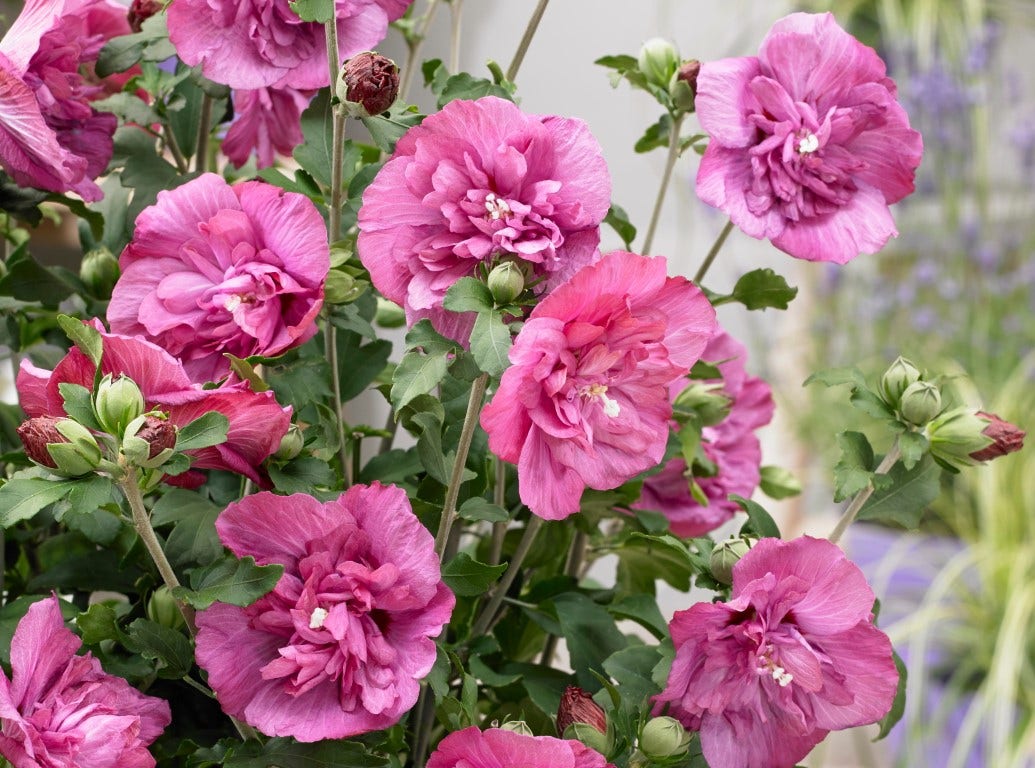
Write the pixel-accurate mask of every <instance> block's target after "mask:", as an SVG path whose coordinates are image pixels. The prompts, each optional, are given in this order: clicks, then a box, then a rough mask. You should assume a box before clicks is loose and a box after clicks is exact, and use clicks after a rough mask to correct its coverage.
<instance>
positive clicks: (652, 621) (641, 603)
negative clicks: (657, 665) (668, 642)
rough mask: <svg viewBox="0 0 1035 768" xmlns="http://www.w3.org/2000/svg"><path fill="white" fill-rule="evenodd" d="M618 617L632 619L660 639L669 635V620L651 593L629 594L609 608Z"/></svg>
mask: <svg viewBox="0 0 1035 768" xmlns="http://www.w3.org/2000/svg"><path fill="white" fill-rule="evenodd" d="M608 610H609V611H611V615H612V616H614V617H615V618H616V619H631V620H633V621H635V622H636V623H637V624H639V625H640V626H641V627H643V628H644V629H646V630H647V631H648V632H650V633H651V634H652V635H654V636H655V637H656V638H658V639H659V640H663V639H664V638H666V637H668V622H667V621H665V617H664V616H662V615H661V610H660V609H659V608H658V603H657V601H656V600H655V599H654V598H653V597H651V596H650V595H627V596H625V597H623V598H622V599H621V600H618V601H616V602H614V603H612V604H611V606H610V607H609V608H608Z"/></svg>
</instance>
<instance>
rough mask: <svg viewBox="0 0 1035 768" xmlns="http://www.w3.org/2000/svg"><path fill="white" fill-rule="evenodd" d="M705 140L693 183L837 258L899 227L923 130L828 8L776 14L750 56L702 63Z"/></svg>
mask: <svg viewBox="0 0 1035 768" xmlns="http://www.w3.org/2000/svg"><path fill="white" fill-rule="evenodd" d="M696 105H697V114H698V116H699V117H700V120H701V127H702V128H704V130H705V131H706V132H707V133H708V135H709V136H710V137H711V140H710V141H709V143H708V149H707V151H706V152H705V154H704V157H703V158H702V160H701V167H700V170H699V171H698V174H697V194H698V196H699V197H700V198H701V199H702V200H704V201H705V202H706V203H708V204H710V205H713V206H715V207H716V208H721V209H722V210H723V211H725V212H726V213H728V214H729V216H730V219H732V221H733V223H734V224H736V225H737V226H738V227H740V228H741V229H742V230H744V232H746V233H747V234H749V235H751V236H752V237H756V238H769V239H770V240H772V242H773V245H775V246H776V247H777V248H779V249H780V250H782V251H786V252H787V253H789V254H791V255H792V256H796V257H798V258H800V259H808V260H809V261H832V262H837V263H839V264H843V263H845V262H846V261H849V260H851V259H853V258H855V257H856V256H857V255H859V254H860V253H876V252H877V251H879V250H880V249H881V248H882V247H883V246H884V243H886V242H887V241H888V238H890V237H892V236H893V235H897V234H898V232H897V231H896V230H895V223H894V221H892V218H891V212H890V211H889V210H888V205H889V204H890V203H894V202H897V201H898V200H901V199H902V198H903V197H905V196H906V195H908V194H910V193H911V192H912V191H913V177H914V174H915V171H916V167H917V166H918V165H919V164H920V155H921V151H922V140H921V138H920V134H919V133H917V132H916V131H914V130H912V129H911V128H910V127H909V119H908V117H907V116H906V113H905V111H904V110H903V109H902V107H901V105H900V104H899V103H898V101H897V100H896V88H895V83H894V82H893V81H892V80H891V79H890V78H889V77H887V73H886V71H885V68H884V62H883V61H881V59H880V57H879V56H877V54H876V52H874V50H873V49H872V48H868V47H867V46H865V45H863V44H862V43H860V42H859V41H858V40H856V39H855V38H854V37H852V36H851V35H849V34H848V33H847V32H845V31H844V30H843V29H841V28H840V27H839V26H838V25H837V22H836V21H835V20H834V17H833V16H832V15H831V14H829V13H826V14H815V15H813V14H806V13H795V14H791V15H790V16H787V17H786V18H783V19H781V20H780V21H778V22H776V24H774V25H773V28H772V29H771V30H770V31H769V34H768V35H766V38H765V40H764V41H763V42H762V47H761V49H760V50H759V54H758V56H757V57H754V56H751V57H745V58H736V59H722V60H721V61H712V62H706V63H704V64H702V65H701V73H700V75H699V76H698V78H697V98H696Z"/></svg>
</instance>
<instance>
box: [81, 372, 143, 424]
mask: <svg viewBox="0 0 1035 768" xmlns="http://www.w3.org/2000/svg"><path fill="white" fill-rule="evenodd" d="M93 405H94V411H95V412H96V414H97V421H99V422H100V424H101V426H102V427H103V428H104V430H105V431H106V432H108V434H111V435H116V436H119V437H121V436H122V435H123V434H124V433H125V431H126V427H128V426H129V424H130V422H131V421H133V419H135V418H137V417H138V416H141V415H143V413H144V395H143V394H142V393H141V392H140V387H138V386H137V384H136V382H135V381H133V379H131V378H129V377H128V376H121V375H119V376H116V377H112V375H111V374H110V373H109V374H107V375H106V376H105V377H104V378H103V379H101V383H100V384H98V385H97V394H96V395H95V396H94V404H93Z"/></svg>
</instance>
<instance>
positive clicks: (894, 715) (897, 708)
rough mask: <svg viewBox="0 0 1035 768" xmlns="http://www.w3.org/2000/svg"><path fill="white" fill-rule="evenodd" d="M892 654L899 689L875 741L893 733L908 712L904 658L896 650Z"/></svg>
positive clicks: (896, 690) (906, 674) (883, 718)
mask: <svg viewBox="0 0 1035 768" xmlns="http://www.w3.org/2000/svg"><path fill="white" fill-rule="evenodd" d="M891 654H892V658H893V659H894V660H895V669H897V670H898V688H896V689H895V700H894V701H893V702H892V703H891V709H890V710H888V714H886V715H884V717H882V718H881V719H880V720H879V721H878V722H879V723H880V733H878V734H877V737H876V738H875V739H874V741H880V740H881V739H883V738H884V737H885V736H887V735H888V734H889V733H891V729H892V728H894V727H895V725H896V724H897V723H898V721H899V720H901V719H902V715H903V714H905V711H906V678H907V676H908V671H907V670H906V665H905V664H904V663H903V662H902V658H901V657H900V656H899V655H898V652H897V651H896V650H895V649H894V648H892V649H891Z"/></svg>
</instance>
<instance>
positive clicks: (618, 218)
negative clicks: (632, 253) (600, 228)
mask: <svg viewBox="0 0 1035 768" xmlns="http://www.w3.org/2000/svg"><path fill="white" fill-rule="evenodd" d="M604 223H605V224H607V225H608V226H609V227H611V229H613V230H614V231H615V232H616V233H617V234H618V236H619V237H620V238H622V244H623V245H624V246H625V249H626V250H629V249H630V248H632V242H633V240H635V239H636V227H634V226H633V224H632V222H631V221H629V214H627V213H626V212H625V209H624V208H622V207H621V206H620V205H617V204H616V203H611V207H610V208H608V209H607V216H605V217H604Z"/></svg>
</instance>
